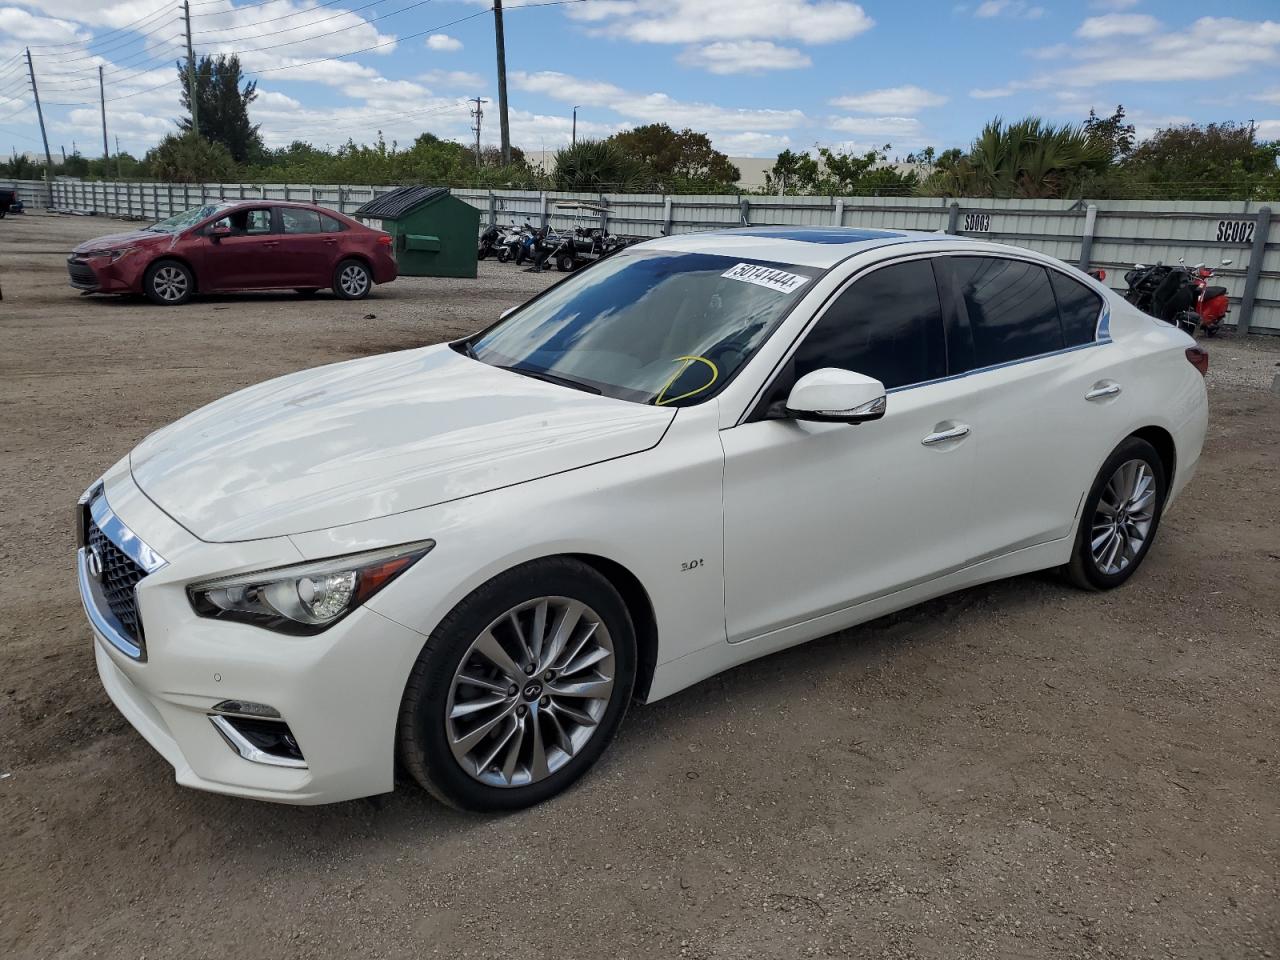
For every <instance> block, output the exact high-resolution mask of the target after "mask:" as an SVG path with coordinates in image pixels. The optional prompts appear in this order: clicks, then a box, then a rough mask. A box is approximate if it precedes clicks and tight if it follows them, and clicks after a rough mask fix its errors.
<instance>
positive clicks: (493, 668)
mask: <svg viewBox="0 0 1280 960" xmlns="http://www.w3.org/2000/svg"><path fill="white" fill-rule="evenodd" d="M614 676H615V664H614V648H613V638H612V637H611V636H610V635H609V630H608V628H607V627H606V626H605V624H604V622H603V620H602V619H601V618H600V615H599V614H597V613H596V612H595V611H594V610H593V609H591V608H590V607H589V606H587V605H586V604H584V603H582V602H580V601H578V600H573V599H570V598H567V597H539V598H538V599H535V600H529V601H527V602H525V603H521V604H520V605H518V606H516V607H513V608H512V609H510V610H508V611H507V612H506V613H504V614H502V616H500V617H498V618H497V619H496V620H494V621H493V622H492V623H490V624H489V626H488V627H487V628H485V630H484V631H483V632H482V633H481V634H480V636H478V637H477V638H476V639H475V640H474V641H473V642H472V644H471V646H470V647H469V648H468V649H467V652H466V653H465V654H464V655H463V657H462V660H461V661H460V662H459V664H458V667H457V670H456V671H455V672H454V675H453V681H452V683H451V684H450V687H449V697H448V700H447V702H446V704H445V717H444V719H445V733H446V736H447V738H448V741H449V747H450V749H451V750H452V751H453V756H454V759H455V760H457V762H458V764H459V765H460V766H461V767H462V769H463V770H465V771H466V772H467V773H468V774H470V775H471V776H472V777H474V778H475V779H477V780H479V781H481V782H482V783H485V784H488V785H490V786H495V787H523V786H528V785H530V784H533V783H537V782H538V781H540V780H544V779H546V778H547V777H549V776H551V775H552V774H553V773H555V772H556V771H557V770H559V769H560V768H561V767H563V766H564V765H565V764H567V763H568V762H569V761H570V760H572V759H573V757H574V756H575V755H576V754H578V753H579V752H581V750H582V749H583V747H585V746H586V744H587V742H588V741H589V740H590V739H591V738H592V737H593V736H594V735H595V733H596V730H597V729H598V727H599V724H600V722H601V720H602V719H603V718H604V715H605V711H606V710H607V709H608V706H609V699H610V697H611V695H612V693H613V684H614Z"/></svg>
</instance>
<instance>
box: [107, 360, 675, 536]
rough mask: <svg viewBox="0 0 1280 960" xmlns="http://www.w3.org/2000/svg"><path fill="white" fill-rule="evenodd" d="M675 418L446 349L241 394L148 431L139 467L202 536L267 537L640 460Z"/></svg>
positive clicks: (338, 368)
mask: <svg viewBox="0 0 1280 960" xmlns="http://www.w3.org/2000/svg"><path fill="white" fill-rule="evenodd" d="M674 415H675V413H674V411H673V410H670V409H662V408H659V407H651V406H645V405H643V404H637V403H628V402H626V401H623V400H615V399H611V398H608V397H600V396H595V395H593V394H588V393H583V392H580V391H576V390H572V389H570V388H568V387H562V386H557V385H555V384H550V383H546V382H544V381H541V380H533V379H531V378H529V377H524V376H521V375H519V374H516V373H511V372H509V371H506V370H500V369H497V368H496V367H490V366H488V365H486V364H483V363H480V362H479V361H476V360H471V359H468V358H467V357H464V356H461V355H460V354H458V353H456V352H455V351H454V350H452V349H451V348H449V347H448V346H444V345H440V346H435V347H426V348H423V349H419V350H407V351H403V352H400V353H391V354H385V355H383V356H378V357H368V358H365V359H362V360H353V361H348V362H346V363H339V364H334V365H332V366H327V367H320V368H317V369H314V370H306V371H303V372H301V373H295V374H292V375H290V376H286V377H282V378H280V379H278V380H271V381H268V382H267V383H263V384H259V385H257V386H254V387H249V388H248V389H246V390H241V391H240V392H239V393H234V394H232V395H231V396H228V397H224V398H223V399H221V400H218V401H215V402H214V403H211V404H209V405H208V406H207V407H203V408H201V409H200V410H197V411H196V412H195V413H192V414H190V415H188V416H187V417H184V418H183V419H181V420H179V421H177V422H176V423H173V424H171V425H170V426H168V427H165V428H163V429H161V430H159V431H157V432H156V433H153V434H152V435H151V436H149V437H147V439H145V440H144V441H143V442H142V443H141V444H139V445H138V447H137V448H136V449H135V450H134V451H133V453H132V454H131V455H130V465H131V468H132V471H133V477H134V481H135V482H136V483H137V484H138V486H139V487H140V488H141V489H142V491H143V492H144V493H145V494H146V495H147V496H148V497H149V498H150V499H151V500H152V501H153V502H154V503H155V504H156V505H157V506H159V507H160V508H161V509H162V510H164V511H165V512H166V513H168V514H169V515H170V516H171V517H173V518H174V519H175V520H176V521H178V523H180V524H182V525H183V526H184V527H186V528H187V529H188V530H189V531H191V533H193V534H194V535H195V536H197V537H199V538H200V539H202V540H208V541H216V542H230V541H239V540H254V539H260V538H263V537H276V536H285V535H288V534H292V533H303V532H306V531H310V530H320V529H325V528H329V527H335V526H341V525H343V524H348V523H356V522H358V521H361V520H369V519H373V518H374V517H383V516H387V515H389V514H394V513H400V512H403V511H405V510H414V509H417V508H420V507H428V506H432V505H434V504H438V503H443V502H445V501H448V500H456V499H458V498H460V497H468V496H471V495H473V494H477V493H484V492H485V491H488V490H496V489H498V488H499V487H505V486H510V485H512V484H516V483H523V482H525V481H528V480H535V479H537V478H539V477H545V476H548V475H550V474H554V473H560V472H563V471H565V470H573V469H575V468H578V467H584V466H587V465H589V464H592V463H598V462H600V461H603V460H610V459H613V458H615V457H621V456H626V455H628V454H633V453H638V452H640V451H642V450H647V449H649V448H650V447H652V446H654V445H655V444H657V442H658V441H659V440H660V439H661V438H662V435H663V433H664V432H665V431H666V429H667V427H668V426H669V425H670V423H671V419H672V417H673V416H674Z"/></svg>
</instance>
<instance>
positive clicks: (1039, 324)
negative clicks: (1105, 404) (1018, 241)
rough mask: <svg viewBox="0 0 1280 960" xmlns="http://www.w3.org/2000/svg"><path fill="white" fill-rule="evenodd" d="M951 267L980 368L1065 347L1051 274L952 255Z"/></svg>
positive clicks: (1001, 260)
mask: <svg viewBox="0 0 1280 960" xmlns="http://www.w3.org/2000/svg"><path fill="white" fill-rule="evenodd" d="M952 263H953V265H954V270H955V277H956V285H957V289H958V290H959V292H960V295H961V297H962V298H963V300H964V306H965V310H966V311H967V312H968V315H969V327H970V329H971V331H972V333H973V352H974V366H975V367H978V368H980V367H989V366H993V365H995V364H999V363H1009V362H1010V361H1013V360H1025V359H1027V358H1028V357H1035V356H1039V355H1040V354H1044V353H1052V352H1054V351H1055V350H1061V349H1062V348H1063V347H1064V345H1065V342H1064V340H1063V336H1062V326H1061V324H1060V323H1059V321H1058V305H1057V301H1056V300H1055V299H1054V296H1053V288H1052V287H1051V286H1050V285H1049V271H1048V270H1046V269H1045V268H1044V267H1042V266H1040V265H1039V264H1035V263H1027V262H1026V261H1024V260H1006V259H1004V258H1001V257H953V258H952Z"/></svg>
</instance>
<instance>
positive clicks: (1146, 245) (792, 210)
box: [13, 178, 1280, 334]
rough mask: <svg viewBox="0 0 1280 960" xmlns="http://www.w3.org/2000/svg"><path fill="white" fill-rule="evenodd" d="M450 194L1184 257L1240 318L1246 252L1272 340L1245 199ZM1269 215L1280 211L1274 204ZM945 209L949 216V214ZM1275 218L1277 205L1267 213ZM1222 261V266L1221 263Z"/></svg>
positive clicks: (220, 196) (564, 211) (1273, 261)
mask: <svg viewBox="0 0 1280 960" xmlns="http://www.w3.org/2000/svg"><path fill="white" fill-rule="evenodd" d="M13 186H14V188H15V189H16V190H17V192H18V196H19V197H20V198H21V199H22V201H23V202H24V203H25V204H27V205H28V206H30V207H32V208H37V207H44V206H45V204H46V192H45V191H46V188H45V184H44V183H43V182H42V181H32V180H26V181H17V182H14V184H13ZM394 189H395V187H392V186H373V185H359V184H354V185H353V184H293V183H288V184H278V183H269V184H252V183H202V184H168V183H146V182H125V181H120V182H115V181H80V180H75V179H73V178H57V179H56V180H55V181H54V183H53V206H54V209H56V210H61V211H68V212H73V213H96V214H103V215H107V216H116V217H126V218H138V219H150V220H158V219H164V218H165V217H169V216H172V215H174V214H175V213H178V212H180V211H182V210H185V209H188V208H190V207H192V206H195V205H197V204H200V203H205V202H209V201H232V200H268V201H270V200H301V201H308V202H312V203H318V204H320V205H322V206H326V207H330V208H332V209H334V210H338V211H340V212H342V213H346V214H350V213H352V212H354V211H355V210H356V208H358V207H359V206H360V205H361V204H363V203H366V202H367V201H369V200H372V199H373V198H374V197H375V196H378V195H380V194H383V193H386V192H387V191H390V190H394ZM454 193H455V195H457V196H458V197H459V198H460V199H462V200H465V201H466V202H467V203H470V204H472V205H473V206H475V207H476V208H477V209H479V210H480V211H481V221H482V223H488V222H489V220H490V218H492V219H493V220H494V221H495V222H497V223H498V224H500V225H504V226H505V225H509V224H513V223H514V224H517V225H518V224H521V223H524V222H525V221H526V220H527V221H529V222H530V223H532V224H534V225H535V226H539V225H541V224H542V223H543V222H544V215H545V218H546V222H547V223H549V224H550V225H551V226H552V227H555V228H559V229H565V228H569V227H574V226H595V225H596V224H597V223H598V222H599V218H598V216H597V215H595V214H589V213H585V212H575V211H573V210H572V209H570V208H568V207H565V206H559V207H558V206H557V203H558V202H560V203H572V202H573V201H575V200H589V201H593V202H595V203H601V202H603V203H604V204H605V205H606V207H607V213H606V219H607V225H608V228H609V230H610V231H612V232H613V233H617V234H622V235H624V236H634V237H658V236H661V235H662V234H663V233H673V234H677V233H692V232H697V231H703V230H715V229H724V228H726V227H738V226H746V225H757V226H758V225H786V226H847V227H865V228H871V229H891V230H921V231H930V232H936V231H944V230H946V229H948V227H949V225H950V224H951V223H952V219H951V218H952V216H953V213H954V216H955V220H954V224H955V232H956V233H958V234H963V235H969V236H979V237H983V238H986V239H991V240H996V241H1000V242H1005V243H1012V244H1016V245H1018V246H1023V247H1027V248H1029V249H1032V250H1037V251H1040V252H1042V253H1045V254H1048V255H1050V256H1053V257H1058V258H1059V259H1061V260H1064V261H1066V262H1068V263H1073V264H1074V263H1078V262H1079V260H1080V257H1081V256H1082V253H1083V251H1085V250H1086V249H1087V250H1088V252H1089V254H1088V255H1089V262H1090V264H1091V265H1092V266H1095V267H1102V268H1104V269H1105V270H1106V271H1107V275H1108V276H1107V280H1108V283H1110V284H1111V286H1112V287H1113V288H1115V289H1121V290H1122V289H1123V288H1124V279H1123V277H1124V271H1125V270H1127V269H1129V268H1130V267H1132V266H1133V264H1135V263H1154V262H1157V261H1163V262H1165V263H1174V262H1177V261H1178V260H1180V259H1181V260H1183V261H1185V262H1186V263H1188V264H1197V263H1206V264H1208V265H1210V266H1212V267H1214V268H1215V269H1216V270H1217V271H1218V276H1219V278H1220V282H1221V283H1222V284H1223V286H1225V287H1227V290H1228V293H1229V294H1230V296H1231V298H1232V303H1233V314H1232V316H1231V317H1229V318H1228V319H1229V320H1235V319H1237V318H1238V317H1239V315H1240V312H1241V308H1242V306H1243V305H1242V303H1241V299H1240V298H1241V297H1242V295H1243V294H1244V292H1245V291H1244V287H1245V277H1246V274H1247V273H1248V271H1249V264H1250V260H1251V259H1253V258H1254V256H1255V250H1256V251H1260V253H1261V263H1260V270H1259V272H1258V278H1257V291H1256V300H1255V302H1254V304H1253V309H1252V313H1251V317H1250V321H1251V322H1250V329H1251V330H1254V331H1258V332H1269V333H1277V334H1280V227H1278V226H1272V227H1271V229H1270V236H1269V237H1265V238H1263V239H1262V242H1260V243H1258V244H1256V243H1255V242H1254V236H1255V234H1256V232H1257V229H1258V225H1259V223H1260V222H1261V221H1260V219H1259V217H1258V204H1256V203H1254V202H1251V201H1244V200H1188V201H1164V200H1099V201H1069V200H983V199H965V198H956V199H950V198H938V197H785V196H784V197H778V196H761V195H742V196H723V195H722V196H691V195H662V194H614V193H605V194H601V193H558V192H540V191H536V190H497V189H494V190H489V189H485V188H459V189H456V190H454ZM1090 205H1092V206H1094V207H1096V217H1095V218H1094V221H1093V235H1092V239H1091V241H1090V242H1089V243H1085V242H1084V232H1085V230H1086V229H1087V225H1088V223H1089V216H1088V208H1089V207H1090ZM1275 206H1276V207H1280V204H1276V205H1275ZM953 207H954V210H953ZM1273 213H1275V214H1276V216H1275V217H1274V218H1273V222H1274V221H1275V220H1280V209H1276V210H1274V211H1273ZM1224 259H1229V260H1231V261H1232V262H1231V264H1230V265H1229V266H1221V263H1222V261H1223V260H1224Z"/></svg>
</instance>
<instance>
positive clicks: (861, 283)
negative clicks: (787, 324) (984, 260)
mask: <svg viewBox="0 0 1280 960" xmlns="http://www.w3.org/2000/svg"><path fill="white" fill-rule="evenodd" d="M823 367H838V368H839V369H841V370H852V371H853V372H855V373H861V374H865V375H866V376H868V377H875V378H876V379H877V380H879V381H880V382H881V383H883V384H884V385H885V387H886V388H887V389H893V388H894V387H905V386H909V385H910V384H913V383H923V382H924V381H926V380H936V379H938V378H939V377H943V376H946V372H947V359H946V344H945V340H944V335H943V330H942V307H941V305H940V304H939V302H938V288H937V284H936V283H935V282H934V278H933V267H932V265H931V263H930V261H928V260H909V261H907V262H905V263H896V264H892V265H890V266H887V267H881V268H880V269H879V270H874V271H872V272H871V273H869V274H867V275H866V276H864V277H862V278H860V279H859V280H856V281H855V282H854V283H853V285H852V286H850V287H849V288H848V289H846V290H845V291H844V293H842V294H840V296H839V297H838V298H837V299H836V301H835V302H834V303H833V304H832V305H831V307H830V308H829V309H828V310H827V311H826V312H825V313H824V314H823V315H822V317H821V318H820V319H819V320H818V322H817V324H816V325H815V326H814V328H813V329H812V330H811V331H810V332H809V335H808V336H807V337H805V338H804V342H803V343H801V344H800V347H799V349H798V350H797V351H796V355H795V378H796V379H797V380H798V379H799V378H800V377H803V376H804V375H805V374H806V373H812V372H813V371H814V370H820V369H822V368H823Z"/></svg>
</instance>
